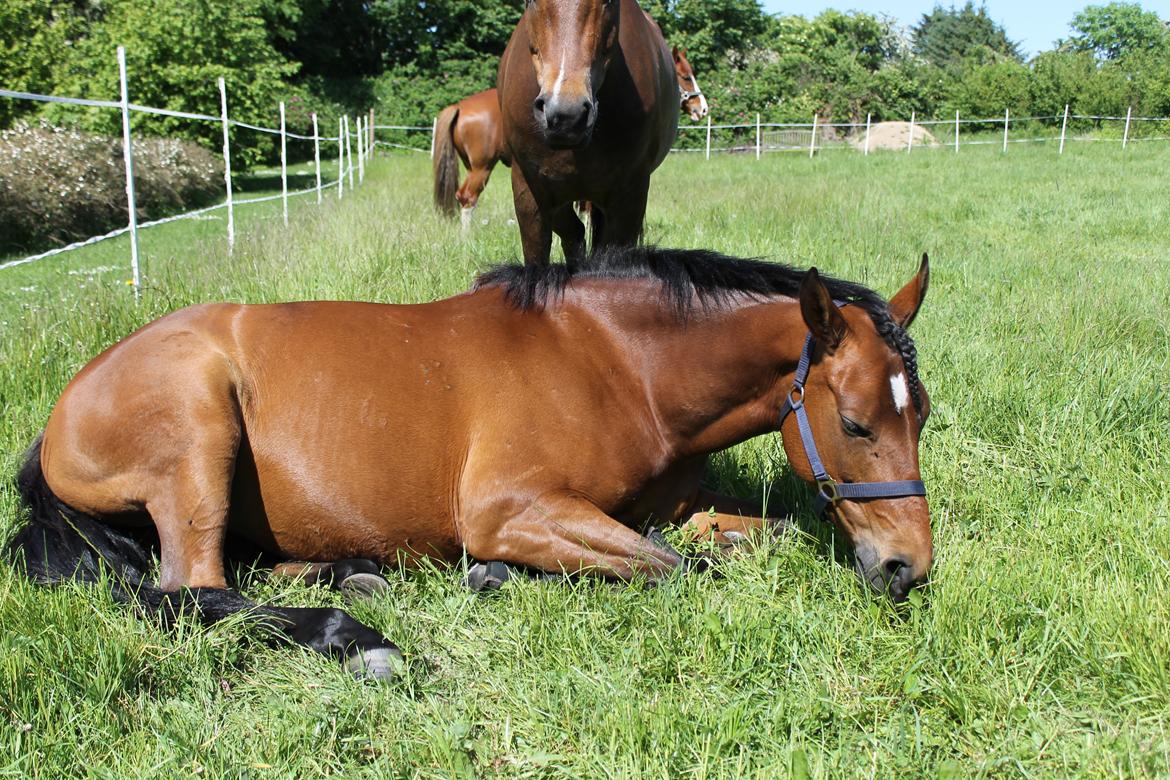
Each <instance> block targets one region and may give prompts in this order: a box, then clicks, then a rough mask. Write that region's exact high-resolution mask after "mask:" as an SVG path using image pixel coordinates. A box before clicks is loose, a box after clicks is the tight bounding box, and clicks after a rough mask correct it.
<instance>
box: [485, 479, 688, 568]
mask: <svg viewBox="0 0 1170 780" xmlns="http://www.w3.org/2000/svg"><path fill="white" fill-rule="evenodd" d="M462 530H463V545H464V547H465V549H466V550H467V553H468V554H469V555H471V556H472V557H473V558H476V559H478V560H480V561H504V562H505V563H511V564H518V565H521V566H528V567H530V568H533V569H540V570H541V571H546V572H553V573H561V572H564V573H567V574H577V573H589V574H597V575H600V576H603V577H610V578H615V579H620V580H628V579H631V578H632V577H634V576H635V575H639V574H641V575H644V576H646V577H648V578H650V579H651V580H658V579H662V578H663V577H665V576H667V575H668V574H669V573H670V572H671V571H673V570H675V569H677V568H679V567H680V566H682V565H683V559H682V556H680V555H679V554H678V553H676V552H675V551H674V550H671V549H669V548H668V547H663V546H661V545H658V544H655V543H653V542H652V541H650V540H649V539H647V538H645V537H643V536H640V535H638V533H637V532H635V531H633V530H631V529H629V528H627V527H626V526H624V525H622V524H621V523H619V522H618V521H617V520H614V519H613V518H612V517H610V516H609V515H607V514H605V513H604V512H602V511H601V510H600V509H598V508H597V507H596V506H594V505H593V504H591V503H589V502H588V501H587V500H585V499H584V498H581V497H580V496H575V495H569V494H563V493H549V494H545V495H543V496H541V497H540V498H539V499H537V500H536V501H535V502H533V503H532V504H531V505H530V506H528V508H526V509H524V510H522V511H521V512H520V513H519V514H516V515H512V516H511V517H507V516H503V515H501V514H500V513H499V507H495V506H493V507H491V508H490V509H487V510H486V511H484V512H483V513H482V514H480V516H478V517H476V518H473V519H472V520H471V522H468V523H466V524H465V525H463V528H462Z"/></svg>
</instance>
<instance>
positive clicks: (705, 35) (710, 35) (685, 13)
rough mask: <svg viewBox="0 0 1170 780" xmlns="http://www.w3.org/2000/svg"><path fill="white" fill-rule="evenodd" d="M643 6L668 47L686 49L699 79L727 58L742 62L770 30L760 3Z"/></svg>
mask: <svg viewBox="0 0 1170 780" xmlns="http://www.w3.org/2000/svg"><path fill="white" fill-rule="evenodd" d="M642 7H643V8H644V9H645V10H646V11H647V12H648V13H649V14H650V15H651V16H652V17H654V21H656V22H658V24H659V26H660V27H661V28H662V32H663V34H664V35H665V36H666V40H667V41H668V42H669V43H670V44H672V45H674V46H681V47H683V48H685V49H686V50H687V59H689V60H690V62H691V64H692V65H694V66H695V70H696V72H697V73H698V74H699V78H700V79H702V74H703V73H704V72H710V71H712V70H714V69H715V68H716V67H718V66H719V65H720V64H721V63H722V62H724V61H725V60H727V59H730V60H732V61H734V62H739V63H742V62H743V61H744V57H745V56H746V54H747V52H748V50H750V49H751V48H752V47H753V46H754V45H755V44H756V42H757V41H758V39H759V37H760V36H761V35H763V34H764V33H765V32H766V31H767V30H768V27H769V19H768V16H767V15H766V14H765V13H764V9H763V7H762V6H761V5H760V3H759V0H648V2H643V3H642Z"/></svg>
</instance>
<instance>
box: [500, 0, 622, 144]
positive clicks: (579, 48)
mask: <svg viewBox="0 0 1170 780" xmlns="http://www.w3.org/2000/svg"><path fill="white" fill-rule="evenodd" d="M527 6H528V7H527V9H526V11H525V13H524V19H523V20H522V21H521V24H525V25H527V33H528V42H529V46H530V48H531V53H532V64H533V67H534V68H535V69H536V78H537V81H538V82H539V84H540V94H539V95H537V97H536V100H535V102H533V104H532V108H533V113H534V115H535V118H536V124H537V127H538V128H540V131H541V132H542V133H543V134H544V137H545V141H546V142H547V143H548V145H549V146H551V147H552V148H554V149H557V148H560V149H569V148H574V147H578V146H581V145H582V144H584V143H585V142H586V141H588V140H589V137H590V134H591V133H592V132H593V125H594V123H595V122H596V121H597V91H598V90H599V89H600V88H601V83H602V81H603V80H604V79H605V69H606V67H607V66H608V64H609V60H610V57H611V56H612V55H613V52H614V50H615V49H616V48H617V45H618V20H619V15H620V13H619V12H620V7H621V0H578V1H577V2H573V1H572V0H528V4H527Z"/></svg>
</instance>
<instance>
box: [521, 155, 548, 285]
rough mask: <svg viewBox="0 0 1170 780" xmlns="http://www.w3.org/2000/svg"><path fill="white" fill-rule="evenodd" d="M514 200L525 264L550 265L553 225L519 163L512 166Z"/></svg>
mask: <svg viewBox="0 0 1170 780" xmlns="http://www.w3.org/2000/svg"><path fill="white" fill-rule="evenodd" d="M512 200H513V202H514V203H515V205H516V222H517V223H518V224H519V226H520V243H521V245H522V246H523V247H524V264H525V265H548V260H549V254H551V252H552V225H551V224H550V223H549V221H548V220H547V219H545V218H544V215H543V214H542V213H541V211H540V206H538V205H537V203H536V196H534V195H533V194H532V190H531V189H529V187H528V181H527V180H526V179H525V178H524V173H523V172H522V171H521V170H520V166H519V165H513V166H512Z"/></svg>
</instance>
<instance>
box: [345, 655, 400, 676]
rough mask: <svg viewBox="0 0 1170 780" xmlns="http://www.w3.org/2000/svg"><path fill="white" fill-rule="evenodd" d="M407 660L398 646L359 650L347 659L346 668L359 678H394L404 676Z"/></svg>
mask: <svg viewBox="0 0 1170 780" xmlns="http://www.w3.org/2000/svg"><path fill="white" fill-rule="evenodd" d="M405 666H406V660H405V659H404V658H403V657H402V652H401V651H400V650H399V649H398V648H397V647H374V648H371V649H369V650H358V651H357V652H356V653H354V654H352V655H350V656H349V657H348V658H346V659H345V670H346V671H347V672H349V673H350V674H352V675H353V676H354V677H356V678H358V679H359V680H382V681H388V680H394V679H397V678H398V677H401V676H402V670H403V668H404V667H405Z"/></svg>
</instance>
